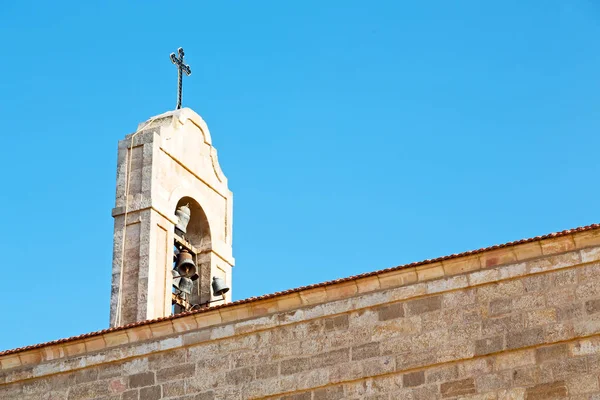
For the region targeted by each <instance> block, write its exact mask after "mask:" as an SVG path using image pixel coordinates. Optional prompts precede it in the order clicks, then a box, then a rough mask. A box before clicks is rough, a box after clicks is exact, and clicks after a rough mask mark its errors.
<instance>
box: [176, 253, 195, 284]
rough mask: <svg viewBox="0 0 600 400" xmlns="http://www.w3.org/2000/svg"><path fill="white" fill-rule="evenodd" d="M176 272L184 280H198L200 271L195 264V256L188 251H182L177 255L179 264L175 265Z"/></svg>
mask: <svg viewBox="0 0 600 400" xmlns="http://www.w3.org/2000/svg"><path fill="white" fill-rule="evenodd" d="M175 271H177V273H178V274H179V276H182V277H184V278H192V280H196V279H198V274H197V272H198V269H197V268H196V264H194V260H193V256H192V255H191V254H190V252H189V251H187V250H186V249H182V250H181V251H179V254H177V263H176V264H175Z"/></svg>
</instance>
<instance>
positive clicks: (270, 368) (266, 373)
mask: <svg viewBox="0 0 600 400" xmlns="http://www.w3.org/2000/svg"><path fill="white" fill-rule="evenodd" d="M277 375H279V364H278V363H271V364H263V363H261V364H260V365H257V366H256V379H267V378H272V377H275V376H277Z"/></svg>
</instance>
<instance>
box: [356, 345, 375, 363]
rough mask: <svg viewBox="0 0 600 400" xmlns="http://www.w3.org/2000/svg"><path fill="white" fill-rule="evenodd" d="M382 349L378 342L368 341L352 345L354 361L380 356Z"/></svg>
mask: <svg viewBox="0 0 600 400" xmlns="http://www.w3.org/2000/svg"><path fill="white" fill-rule="evenodd" d="M380 355H381V350H380V348H379V343H378V342H371V343H366V344H363V345H360V346H354V347H352V361H358V360H364V359H365V358H372V357H379V356H380Z"/></svg>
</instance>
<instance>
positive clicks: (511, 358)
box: [0, 228, 600, 400]
mask: <svg viewBox="0 0 600 400" xmlns="http://www.w3.org/2000/svg"><path fill="white" fill-rule="evenodd" d="M0 363H1V365H2V371H1V372H0V398H1V399H25V400H27V399H55V400H59V399H60V400H62V399H68V400H78V399H92V398H94V399H114V400H117V399H119V400H130V399H142V400H153V399H186V400H192V399H195V400H201V399H202V400H204V399H223V400H225V399H228V400H229V399H230V400H242V399H257V398H269V399H282V400H283V399H285V400H319V399H370V400H379V399H386V400H392V399H410V400H419V399H427V400H429V399H459V398H464V399H478V400H481V399H495V400H509V399H511V400H515V399H527V400H542V399H543V400H547V399H564V398H569V399H577V400H580V399H581V400H583V399H596V400H597V399H600V387H599V381H598V377H599V376H600V229H597V228H596V229H592V230H586V231H584V232H576V233H572V234H564V235H561V236H560V237H557V238H552V239H545V240H537V241H533V242H529V243H524V244H518V245H514V246H508V247H503V248H500V249H495V250H489V251H486V252H482V253H476V254H472V255H467V256H463V257H449V258H447V259H445V260H441V261H438V262H425V263H420V264H419V265H414V266H408V267H406V268H400V269H396V270H390V271H383V272H379V273H376V274H371V275H366V276H362V277H357V278H354V279H349V280H344V281H341V282H334V283H330V284H327V285H323V286H318V287H314V288H309V289H304V290H300V291H294V292H290V293H284V294H280V295H276V296H270V297H267V298H264V299H258V300H252V301H247V302H242V303H240V304H235V303H233V304H231V305H228V306H225V307H220V308H215V309H210V310H208V311H205V312H200V313H194V314H190V315H186V316H182V317H178V318H169V319H164V320H159V321H156V322H151V323H146V324H137V325H135V326H132V327H126V328H123V329H114V330H109V331H105V332H100V333H96V334H91V335H89V336H85V337H82V338H77V339H72V340H68V341H64V342H60V343H51V344H48V345H44V346H41V347H36V348H31V349H24V350H22V351H17V352H8V353H5V354H3V355H2V354H0Z"/></svg>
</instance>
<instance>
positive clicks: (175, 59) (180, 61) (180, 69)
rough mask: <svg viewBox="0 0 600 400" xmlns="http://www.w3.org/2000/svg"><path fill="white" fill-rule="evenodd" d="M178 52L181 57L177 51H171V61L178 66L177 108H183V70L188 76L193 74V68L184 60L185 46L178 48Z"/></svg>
mask: <svg viewBox="0 0 600 400" xmlns="http://www.w3.org/2000/svg"><path fill="white" fill-rule="evenodd" d="M177 53H178V54H179V58H178V57H177V56H176V55H175V53H171V61H172V62H173V64H175V65H176V66H177V84H178V85H177V110H179V109H180V108H181V94H182V92H183V88H182V81H183V76H182V72H185V74H186V75H187V76H190V75H191V74H192V70H191V69H190V66H189V65H186V64H185V63H184V62H183V47H180V48H178V49H177Z"/></svg>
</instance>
